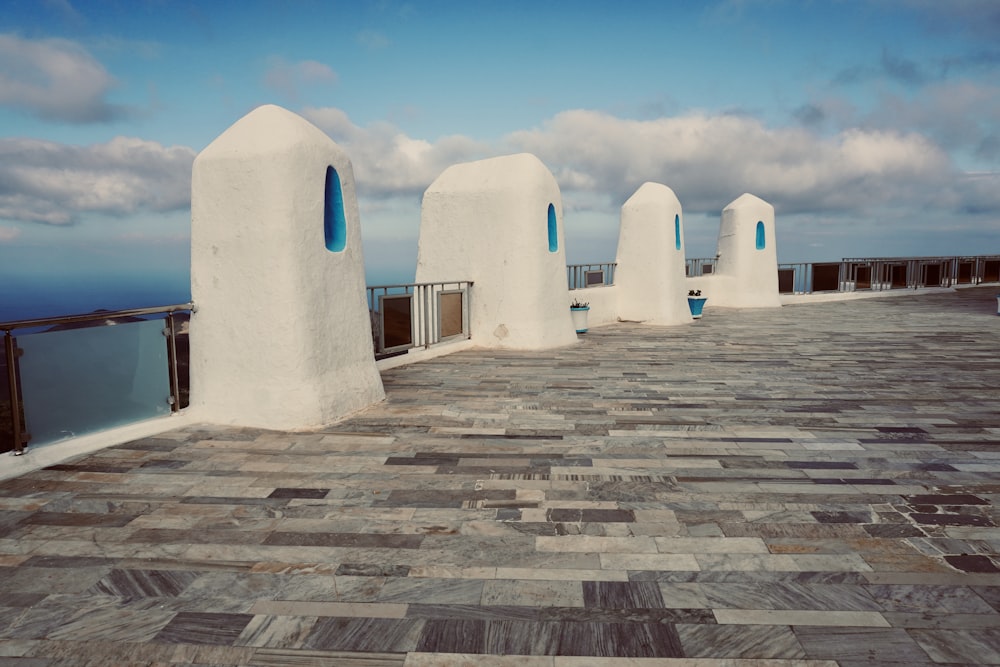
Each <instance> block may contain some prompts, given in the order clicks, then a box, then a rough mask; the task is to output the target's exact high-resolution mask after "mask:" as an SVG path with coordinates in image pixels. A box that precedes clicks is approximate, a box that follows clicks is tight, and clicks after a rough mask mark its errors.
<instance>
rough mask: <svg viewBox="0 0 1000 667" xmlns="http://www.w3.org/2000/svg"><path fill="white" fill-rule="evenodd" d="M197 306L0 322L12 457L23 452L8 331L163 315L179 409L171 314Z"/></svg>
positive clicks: (15, 351)
mask: <svg viewBox="0 0 1000 667" xmlns="http://www.w3.org/2000/svg"><path fill="white" fill-rule="evenodd" d="M196 310H197V308H196V307H195V304H194V303H193V302H188V303H181V304H173V305H168V306H149V307H145V308H126V309H122V310H98V311H94V312H91V313H83V314H79V315H61V316H56V317H38V318H33V319H27V320H12V321H9V322H0V331H3V333H4V355H5V358H6V363H7V384H8V387H9V391H10V420H11V429H12V434H13V437H14V452H13V453H14V456H20V455H22V454H24V445H25V440H26V437H25V433H24V431H23V429H22V424H21V397H20V394H19V392H18V383H17V359H18V357H19V356H20V355H19V352H20V351H19V350H18V348H17V343H16V340H15V339H14V336H13V335H12V332H13V331H15V330H18V329H32V328H36V327H46V326H55V325H60V324H80V323H85V322H99V321H101V320H114V319H119V318H122V317H135V316H140V315H158V314H161V313H165V314H166V315H167V318H166V319H167V328H166V329H165V330H164V335H165V336H166V337H167V363H168V365H169V369H168V370H169V382H170V392H171V396H172V398H173V401H172V404H171V410H172V411H173V412H177V411H178V410H180V382H179V378H178V375H177V345H176V338H177V333H178V332H177V327H176V326H175V324H174V318H173V317H172V316H173V314H174V313H178V312H184V311H190V312H192V313H193V312H196Z"/></svg>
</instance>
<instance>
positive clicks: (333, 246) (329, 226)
mask: <svg viewBox="0 0 1000 667" xmlns="http://www.w3.org/2000/svg"><path fill="white" fill-rule="evenodd" d="M323 235H324V237H325V240H326V249H327V250H329V251H330V252H341V251H343V249H344V247H345V246H346V245H347V220H346V219H345V218H344V191H343V190H342V189H341V187H340V176H339V175H337V170H336V169H334V168H333V167H327V168H326V187H325V190H324V199H323Z"/></svg>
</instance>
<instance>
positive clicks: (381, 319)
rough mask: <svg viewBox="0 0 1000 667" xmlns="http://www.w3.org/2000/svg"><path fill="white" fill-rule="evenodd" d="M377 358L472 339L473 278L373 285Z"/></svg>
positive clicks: (370, 291) (370, 306)
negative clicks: (450, 341)
mask: <svg viewBox="0 0 1000 667" xmlns="http://www.w3.org/2000/svg"><path fill="white" fill-rule="evenodd" d="M367 290H368V313H369V315H370V316H371V324H372V342H373V343H374V345H375V358H376V359H381V358H384V357H388V356H392V355H394V354H404V353H406V352H407V351H409V350H410V349H412V348H415V347H423V348H425V349H426V348H429V347H431V346H432V345H435V344H437V343H441V342H444V341H449V340H456V339H461V338H470V337H471V335H472V334H471V330H470V325H469V313H470V308H471V304H472V281H468V280H453V281H446V282H433V283H408V284H401V285H375V286H369V287H368V288H367Z"/></svg>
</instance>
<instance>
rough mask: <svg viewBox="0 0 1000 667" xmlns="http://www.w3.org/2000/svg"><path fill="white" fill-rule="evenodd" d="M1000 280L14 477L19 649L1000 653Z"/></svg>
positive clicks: (7, 646) (20, 659) (144, 653)
mask: <svg viewBox="0 0 1000 667" xmlns="http://www.w3.org/2000/svg"><path fill="white" fill-rule="evenodd" d="M996 291H997V290H996V288H995V287H993V288H977V289H969V290H961V291H958V292H954V293H941V294H921V295H913V296H910V295H907V296H896V297H892V298H884V299H871V300H863V301H854V302H840V303H828V304H818V305H797V306H787V307H785V308H782V309H780V310H767V311H734V310H718V309H717V310H709V311H707V314H706V316H705V318H704V319H703V320H701V321H699V322H697V323H693V324H692V325H691V326H684V327H674V328H653V327H645V326H641V325H636V324H617V325H614V326H608V327H602V328H597V329H593V330H591V332H590V333H588V334H586V335H585V336H584V337H583V341H582V343H581V344H580V345H577V346H573V347H571V348H568V349H560V350H556V351H551V352H544V353H514V352H502V353H501V352H488V353H484V352H480V351H468V352H462V353H458V354H454V355H451V356H448V357H443V358H440V359H437V360H433V361H428V362H424V363H420V364H416V365H412V366H408V367H402V368H398V369H394V370H391V371H387V372H385V373H384V380H385V385H386V389H387V393H388V400H387V401H386V402H385V403H384V404H381V405H379V406H376V407H374V408H372V409H370V410H368V411H366V412H364V413H362V414H360V415H358V416H356V417H355V418H352V419H350V420H347V421H345V422H343V423H340V424H337V425H336V426H333V427H330V428H328V429H326V430H324V431H323V432H319V433H291V434H290V433H274V432H262V431H253V430H245V429H244V430H238V429H227V428H219V427H212V426H199V427H192V428H185V429H182V430H178V431H175V432H171V433H167V434H165V435H162V436H159V437H155V438H149V439H144V440H139V441H136V442H132V443H129V444H126V445H123V446H120V447H115V448H111V449H107V450H104V451H101V452H98V453H96V454H93V455H90V456H87V457H85V458H81V459H77V460H74V461H72V462H69V463H66V464H62V465H56V466H52V467H50V468H48V469H45V470H42V471H38V472H35V473H31V474H28V475H25V476H23V477H21V478H18V479H14V480H9V481H6V482H0V664H4V665H6V664H11V665H26V666H27V665H31V666H35V665H38V666H50V665H101V666H104V665H178V664H203V665H260V666H278V665H347V666H350V665H365V666H369V667H374V666H387V665H397V666H399V665H405V666H406V667H432V666H433V667H443V666H445V665H486V664H489V665H512V666H513V665H526V666H528V667H533V666H539V667H542V666H544V667H576V666H582V665H622V666H624V665H629V666H641V665H651V666H652V665H705V666H708V665H734V666H735V665H747V666H763V665H772V666H783V665H831V666H832V665H842V666H848V665H861V664H894V663H896V664H906V665H928V664H947V665H985V664H1000V572H998V570H1000V567H998V566H1000V556H998V553H1000V529H998V528H997V524H998V522H1000V511H998V499H1000V474H998V473H1000V390H998V388H1000V357H998V351H1000V317H997V316H996V314H995V313H996V302H995V299H994V294H995V293H996ZM501 656H509V657H506V658H504V657H501ZM528 656H530V657H528ZM628 658H636V659H637V660H628Z"/></svg>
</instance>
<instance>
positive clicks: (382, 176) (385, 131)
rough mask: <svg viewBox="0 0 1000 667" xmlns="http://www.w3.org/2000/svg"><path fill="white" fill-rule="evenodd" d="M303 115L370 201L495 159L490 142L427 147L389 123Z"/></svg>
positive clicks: (331, 111) (447, 141) (462, 140)
mask: <svg viewBox="0 0 1000 667" xmlns="http://www.w3.org/2000/svg"><path fill="white" fill-rule="evenodd" d="M302 115H303V116H304V117H305V118H307V119H308V120H309V121H310V122H312V123H313V124H314V125H316V126H317V127H319V128H320V129H321V130H323V131H324V132H326V133H327V134H328V135H330V137H332V138H333V140H334V141H336V142H337V143H338V144H340V145H341V146H342V147H343V148H344V149H345V150H347V152H348V153H349V154H350V156H351V161H352V163H353V165H354V170H355V177H356V180H357V183H358V190H359V192H360V193H362V194H365V195H370V196H373V197H391V196H398V195H404V196H413V195H417V196H419V195H421V194H423V191H424V190H426V189H427V186H429V185H430V184H431V182H433V180H434V179H435V178H437V177H438V175H439V174H440V173H441V172H442V171H444V170H445V169H446V168H448V167H450V166H451V165H453V164H456V163H459V162H467V161H469V160H474V159H478V158H482V157H486V156H489V155H493V154H495V153H492V152H491V151H492V150H493V148H492V147H491V146H489V145H488V144H485V143H482V142H478V141H475V140H474V139H470V138H469V137H463V136H458V135H453V136H447V137H442V138H441V139H438V140H437V141H436V142H434V143H431V142H429V141H426V140H424V139H414V138H412V137H408V136H406V134H404V133H403V132H402V131H400V130H399V129H398V128H396V127H395V126H394V125H391V124H390V123H373V124H372V125H369V126H368V127H359V126H357V125H355V124H354V123H353V122H351V120H350V118H348V116H347V114H346V113H344V112H343V111H341V110H340V109H336V108H333V107H323V108H314V107H309V108H306V109H304V110H303V111H302Z"/></svg>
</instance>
